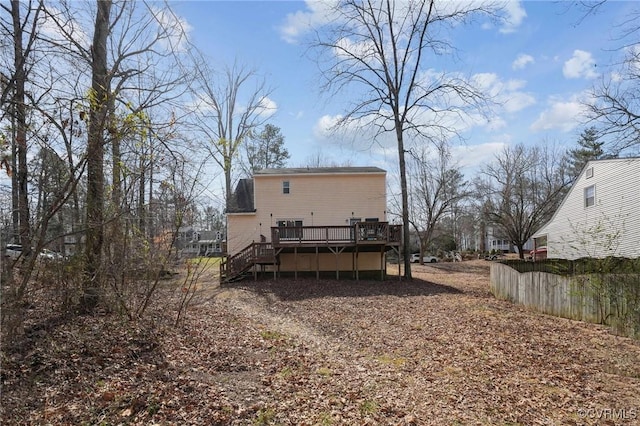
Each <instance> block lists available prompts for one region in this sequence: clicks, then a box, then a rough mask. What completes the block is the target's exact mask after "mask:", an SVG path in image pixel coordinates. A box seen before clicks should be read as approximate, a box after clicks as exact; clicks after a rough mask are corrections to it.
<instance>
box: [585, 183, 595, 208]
mask: <svg viewBox="0 0 640 426" xmlns="http://www.w3.org/2000/svg"><path fill="white" fill-rule="evenodd" d="M583 200H584V207H585V208H589V207H593V206H595V205H596V186H595V185H589V186H587V187H585V188H584V197H583Z"/></svg>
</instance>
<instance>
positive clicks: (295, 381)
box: [1, 260, 640, 425]
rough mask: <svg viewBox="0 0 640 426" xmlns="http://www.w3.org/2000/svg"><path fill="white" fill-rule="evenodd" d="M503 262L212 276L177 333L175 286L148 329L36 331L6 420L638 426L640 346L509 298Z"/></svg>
mask: <svg viewBox="0 0 640 426" xmlns="http://www.w3.org/2000/svg"><path fill="white" fill-rule="evenodd" d="M488 264H489V262H486V261H483V260H476V261H465V262H462V263H441V264H436V265H434V266H431V265H430V266H416V270H415V273H416V277H415V279H414V280H412V281H398V280H397V279H394V280H390V281H384V282H380V281H360V282H356V281H333V280H328V281H325V280H321V281H316V280H300V281H297V282H295V281H292V280H282V281H273V280H266V281H258V282H253V281H251V280H249V281H244V282H240V283H236V284H235V285H233V286H230V287H222V288H221V287H219V285H218V284H217V282H216V279H215V277H214V276H213V274H211V275H205V276H203V277H201V278H200V280H199V282H198V283H197V291H195V292H194V294H195V296H194V298H193V299H192V300H191V301H190V304H189V309H187V310H186V311H185V312H184V314H183V316H182V318H181V320H180V321H179V322H178V323H177V324H176V322H175V319H176V315H177V311H178V309H179V306H181V300H182V299H183V295H184V293H185V292H188V291H191V290H190V287H189V286H188V284H187V285H185V282H187V281H185V279H184V276H179V277H175V278H173V279H171V280H168V281H166V282H165V283H164V285H163V286H162V289H161V290H160V291H159V295H160V296H159V297H160V298H161V301H162V303H161V304H158V305H155V307H154V308H153V309H152V310H151V311H150V313H149V314H148V315H146V316H145V318H144V319H143V320H140V321H135V322H131V321H129V320H127V319H126V318H124V317H122V316H118V315H116V314H113V313H107V312H104V313H102V314H100V315H91V316H83V317H73V318H71V319H69V318H67V319H64V318H60V319H58V320H57V321H51V320H48V321H41V322H34V323H33V324H32V325H30V326H29V327H28V329H27V333H26V334H25V336H24V339H23V340H21V341H20V342H19V343H16V345H14V346H13V347H12V348H8V350H7V351H5V352H3V370H2V383H3V392H2V413H1V414H2V418H3V419H4V421H6V424H46V423H48V424H221V425H222V424H237V425H244V424H247V425H248V424H265V425H266V424H296V425H298V424H309V425H314V424H326V425H330V424H334V425H339V424H381V425H383V424H384V425H386V424H407V425H411V424H413V425H423V424H424V425H430V424H433V425H436V424H486V425H493V424H523V425H524V424H576V425H577V424H602V422H603V420H607V419H608V420H611V421H615V423H616V424H634V422H635V421H637V415H638V414H640V413H638V411H637V410H638V408H639V407H640V396H639V395H638V393H637V389H638V387H639V386H640V344H639V343H638V342H637V341H634V340H632V339H628V338H622V337H617V336H615V335H613V334H611V333H610V332H609V330H608V329H607V328H604V327H602V326H598V325H593V324H586V323H581V322H576V321H570V320H564V319H559V318H554V317H550V316H545V315H542V314H538V313H535V312H532V311H528V310H526V309H523V308H521V307H518V306H515V305H513V304H511V303H509V302H505V301H500V300H496V299H494V298H493V297H492V295H491V294H490V293H489V292H488ZM181 274H185V275H186V272H185V271H183V272H181ZM43 304H46V302H45V299H38V298H36V299H34V300H33V301H32V306H31V307H30V309H31V310H32V311H33V313H34V315H32V317H33V318H37V317H39V316H40V315H39V314H42V315H44V311H42V309H41V308H42V306H44V305H43ZM40 319H41V320H45V319H46V317H45V316H42V317H40ZM606 410H609V411H606ZM598 413H599V414H598ZM603 413H608V414H603ZM612 413H613V414H612ZM614 414H615V415H616V416H618V417H616V418H615V419H613V418H612V417H611V416H613V415H614ZM607 415H608V416H609V417H608V418H607V417H606V416H607ZM603 416H604V417H603ZM612 424H613V423H612Z"/></svg>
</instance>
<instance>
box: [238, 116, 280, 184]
mask: <svg viewBox="0 0 640 426" xmlns="http://www.w3.org/2000/svg"><path fill="white" fill-rule="evenodd" d="M245 150H246V159H247V163H248V164H247V166H248V167H246V169H247V170H246V171H247V174H249V175H251V174H253V172H255V171H258V170H262V169H272V168H273V169H278V168H282V167H284V166H285V164H286V162H287V160H288V159H289V151H288V150H287V148H285V147H284V136H283V135H282V133H281V132H280V128H279V127H277V126H274V125H271V124H266V125H265V126H264V128H263V129H262V131H261V132H260V133H258V134H257V135H256V136H255V137H254V138H252V139H251V140H249V141H247V143H246V144H245Z"/></svg>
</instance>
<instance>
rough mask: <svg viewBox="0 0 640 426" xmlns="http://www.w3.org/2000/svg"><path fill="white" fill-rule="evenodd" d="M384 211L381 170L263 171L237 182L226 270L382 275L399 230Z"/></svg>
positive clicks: (230, 213) (230, 211)
mask: <svg viewBox="0 0 640 426" xmlns="http://www.w3.org/2000/svg"><path fill="white" fill-rule="evenodd" d="M386 215H387V212H386V172H385V171H384V170H382V169H380V168H377V167H337V168H336V167H333V168H290V169H267V170H261V171H259V172H256V173H255V174H254V177H253V179H243V180H241V181H240V182H239V183H238V186H237V188H236V191H235V193H234V196H233V199H232V200H231V202H230V207H229V209H228V211H227V247H228V255H229V256H228V260H227V262H226V263H225V264H224V265H223V269H226V270H223V273H224V275H225V276H226V277H227V279H230V278H232V276H235V275H237V274H239V273H240V272H239V271H240V270H242V271H243V272H246V271H247V270H249V269H252V270H253V272H254V273H256V271H257V270H258V269H259V270H261V271H270V272H273V273H274V275H275V274H277V273H278V272H280V273H293V275H294V276H297V275H298V273H303V272H307V273H315V275H316V276H320V273H324V274H325V275H326V273H328V272H331V273H332V274H335V275H336V276H338V277H339V275H340V273H341V272H342V273H343V275H344V274H345V273H346V272H349V273H351V274H352V275H353V276H355V277H356V278H357V277H358V276H360V273H361V272H373V271H375V272H376V273H378V274H384V271H385V265H386V262H385V253H386V251H388V250H390V249H394V248H395V249H396V250H397V247H398V246H399V244H400V241H399V240H400V235H401V233H400V230H399V227H398V226H393V225H389V224H388V223H387V222H386ZM234 262H235V263H236V265H234Z"/></svg>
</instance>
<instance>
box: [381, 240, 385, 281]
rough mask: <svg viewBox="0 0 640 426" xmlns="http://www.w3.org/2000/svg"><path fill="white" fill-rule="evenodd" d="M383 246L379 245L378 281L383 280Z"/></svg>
mask: <svg viewBox="0 0 640 426" xmlns="http://www.w3.org/2000/svg"><path fill="white" fill-rule="evenodd" d="M384 266H385V262H384V246H380V281H384Z"/></svg>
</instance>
